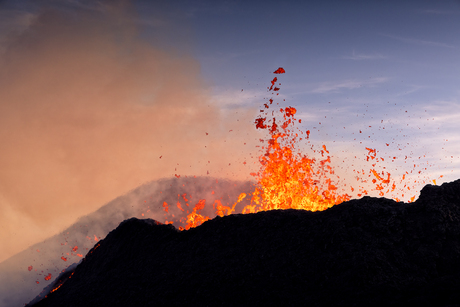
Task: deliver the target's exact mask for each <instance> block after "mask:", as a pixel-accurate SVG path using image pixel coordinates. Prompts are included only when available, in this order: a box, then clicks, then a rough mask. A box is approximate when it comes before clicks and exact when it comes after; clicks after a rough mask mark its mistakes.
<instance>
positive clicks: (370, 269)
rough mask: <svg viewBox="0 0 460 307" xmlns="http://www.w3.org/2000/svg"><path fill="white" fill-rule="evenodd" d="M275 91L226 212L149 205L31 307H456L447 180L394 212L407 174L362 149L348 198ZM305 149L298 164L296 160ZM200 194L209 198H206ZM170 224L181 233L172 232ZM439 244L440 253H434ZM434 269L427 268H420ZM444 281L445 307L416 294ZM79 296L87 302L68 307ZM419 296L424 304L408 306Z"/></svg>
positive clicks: (455, 206)
mask: <svg viewBox="0 0 460 307" xmlns="http://www.w3.org/2000/svg"><path fill="white" fill-rule="evenodd" d="M274 73H275V74H277V75H279V74H283V73H285V70H284V69H283V68H279V69H277V70H276V71H275V72H274ZM280 86H281V83H280V82H279V79H278V76H276V77H274V78H273V79H272V81H271V85H270V86H269V87H267V89H268V93H270V94H271V95H272V96H271V97H268V98H267V102H266V103H264V104H263V107H262V108H261V110H260V114H259V116H258V117H257V118H256V119H255V121H254V124H255V128H256V129H260V130H261V131H264V132H266V133H267V138H266V139H261V140H260V142H261V143H262V146H261V155H260V157H259V161H258V162H259V170H258V171H257V172H254V173H252V174H251V175H252V176H253V177H254V178H255V179H256V183H255V184H254V185H253V187H252V190H251V191H247V190H246V191H244V192H241V193H240V194H239V197H238V198H237V199H236V200H235V201H234V202H233V204H229V202H228V201H227V202H226V203H225V204H224V201H223V200H222V198H221V199H214V200H213V202H212V201H211V203H212V210H213V212H214V214H215V216H216V218H213V219H212V217H213V215H212V214H205V213H204V212H206V211H207V212H210V208H207V206H209V199H208V203H207V199H204V198H200V199H198V200H195V198H194V195H192V194H190V193H179V194H177V197H178V200H177V203H176V205H175V206H174V207H172V205H171V203H168V202H167V201H161V202H160V203H157V204H155V205H156V206H161V207H162V208H163V210H164V216H165V222H164V224H162V223H160V222H158V221H155V220H151V219H146V220H137V219H135V218H132V219H130V220H126V221H124V222H123V223H121V224H120V226H119V227H118V228H117V229H115V230H113V231H112V232H111V233H109V235H108V236H107V237H106V238H105V239H102V240H100V241H99V242H98V243H97V244H96V245H95V246H94V247H93V249H91V250H90V251H89V252H88V254H87V255H86V257H85V258H84V259H83V261H82V262H81V264H80V265H78V266H77V267H76V268H75V269H74V268H72V269H70V270H66V271H65V272H63V274H61V275H60V276H58V277H57V278H56V280H55V282H54V283H53V285H52V286H49V287H48V288H47V289H46V291H45V293H43V295H45V294H46V293H48V296H45V297H46V298H45V299H44V300H41V301H40V299H41V297H38V298H36V299H35V300H34V301H32V302H31V304H34V303H36V306H59V305H62V304H64V305H69V306H73V305H75V306H80V305H88V304H98V305H100V304H102V305H104V304H108V305H112V304H124V305H136V306H145V305H156V304H160V305H162V304H167V303H168V304H173V305H175V304H182V303H186V302H190V301H195V302H197V303H198V302H199V303H200V304H204V305H209V304H214V303H216V302H217V303H218V304H222V305H250V304H256V305H257V304H259V305H260V304H268V305H272V304H278V305H279V304H286V303H288V304H300V303H301V304H311V305H312V306H331V305H337V306H351V305H353V306H366V305H369V304H372V305H378V304H382V305H384V306H387V305H392V304H393V305H395V306H407V305H411V304H416V303H417V302H419V301H420V300H427V301H429V304H428V305H430V306H431V305H433V306H434V305H436V304H438V302H443V304H444V303H452V302H457V298H456V297H455V295H454V294H453V293H454V289H456V287H457V286H458V285H459V284H460V281H459V280H460V279H459V278H458V277H459V276H460V267H459V266H458V264H456V263H455V259H458V257H460V253H459V250H460V248H459V246H460V241H459V240H458V239H457V237H455V236H456V234H457V233H460V232H459V231H460V230H459V229H458V222H459V221H460V211H459V210H460V209H459V208H460V194H459V191H460V189H459V186H458V185H459V181H456V182H453V183H450V184H445V185H443V186H441V187H435V186H426V187H425V188H424V189H423V191H422V196H423V197H422V196H421V197H420V198H419V199H418V200H417V201H415V202H414V200H415V196H413V197H411V201H409V203H413V204H409V203H408V204H405V203H402V202H400V201H399V198H398V194H397V193H398V192H399V193H400V194H401V196H402V197H404V195H403V193H404V191H406V190H409V191H410V189H411V186H410V185H409V184H408V182H405V180H406V174H407V175H408V174H409V172H407V171H406V174H404V175H403V176H402V180H400V181H399V182H398V181H397V180H395V179H393V178H392V175H391V174H390V172H388V171H386V170H385V168H384V167H383V168H382V170H380V169H379V168H378V163H380V162H382V161H384V158H383V157H380V156H379V155H378V154H377V153H378V151H377V149H374V148H369V147H364V148H363V151H364V152H366V159H365V160H366V161H365V162H366V163H370V165H369V168H368V170H366V171H365V170H362V169H361V170H353V171H354V172H355V173H357V174H358V175H357V176H356V177H355V178H356V179H357V186H356V187H354V186H353V184H350V183H349V182H345V179H344V178H341V177H339V176H338V175H336V173H335V170H334V166H333V165H334V164H333V159H334V156H333V155H332V154H331V152H330V150H328V148H327V146H326V144H313V142H312V133H311V131H310V130H309V129H306V130H302V129H301V126H302V121H301V119H298V118H297V117H296V114H297V113H298V112H297V109H296V108H294V107H292V106H285V105H283V104H280V103H279V102H276V99H277V98H279V91H280ZM283 102H284V99H283ZM305 146H306V147H307V148H308V149H309V150H310V154H309V155H307V154H305V153H304V152H303V151H302V150H303V148H305ZM316 148H320V149H316ZM393 158H394V159H396V157H393ZM415 166H416V165H414V167H415ZM176 177H177V178H174V179H175V180H178V179H179V178H180V175H176ZM414 182H416V181H414ZM217 183H218V179H216V184H217ZM433 183H436V182H435V180H433ZM402 184H404V186H402V187H401V185H402ZM234 185H235V187H236V184H234ZM183 186H184V187H185V184H183ZM240 188H242V187H240ZM346 189H349V190H350V194H351V192H354V193H355V194H357V195H358V196H362V195H367V194H368V191H374V192H375V191H376V192H377V193H378V195H380V196H389V197H388V198H393V199H386V198H380V199H377V198H370V197H364V198H362V199H359V200H351V198H352V196H351V195H349V194H348V193H346V192H345V190H346ZM240 191H241V190H240ZM209 192H210V193H211V194H212V195H214V190H212V191H209ZM395 193H396V194H395ZM182 200H183V202H182ZM192 202H195V205H194V206H193V208H192V206H190V204H191V203H192ZM339 204H341V205H340V206H337V205H339ZM176 208H177V209H176ZM280 209H282V210H280ZM292 209H296V210H292ZM327 209H329V210H327ZM272 210H275V211H272ZM148 211H150V209H149V210H147V212H148ZM268 211H272V212H268ZM430 212H431V213H430ZM178 213H179V214H178ZM235 213H243V214H245V215H241V214H235ZM246 214H248V215H246ZM142 216H143V217H144V213H142ZM180 216H183V217H182V218H180ZM211 216H212V217H211ZM246 216H247V217H246ZM221 218H222V219H221ZM206 221H208V222H207V223H205V224H203V223H204V222H206ZM170 224H173V225H175V226H178V229H179V230H186V231H183V232H178V231H177V230H176V228H174V227H172V226H170ZM202 224H203V225H202ZM200 225H201V226H200ZM198 226H200V227H198ZM427 227H428V228H430V229H431V230H430V231H434V233H435V235H434V237H433V236H432V235H428V233H429V231H428V233H427V230H426V229H428V228H427ZM193 228H196V229H193ZM134 237H135V238H134ZM441 237H442V238H443V239H444V240H446V242H445V244H444V243H443V244H441V246H438V245H436V242H438V241H437V240H439V238H441ZM454 237H455V238H454ZM358 240H359V241H358ZM77 249H78V247H77V246H75V247H73V249H72V250H73V252H76V251H77ZM431 251H434V253H435V254H432V252H431ZM61 259H62V260H64V261H66V258H65V257H61ZM422 259H426V260H422ZM434 262H436V263H438V265H437V267H436V265H435V267H432V263H434ZM426 265H427V266H428V267H425V266H426ZM447 268H451V269H452V270H453V271H452V272H453V273H452V272H449V270H448V269H447ZM29 271H30V269H29ZM46 278H48V279H51V275H47V276H46ZM46 278H45V279H46ZM445 280H447V282H448V283H449V285H447V286H446V289H447V290H446V291H447V292H446V293H447V294H446V296H445V297H443V295H444V294H445V293H439V291H437V290H432V291H431V292H429V291H428V292H427V289H429V288H430V287H432V286H435V287H438V286H439V284H442V282H443V281H445ZM88 287H89V288H88ZM147 289H149V290H147ZM420 289H422V290H420ZM126 291H128V292H129V293H131V294H129V295H128V294H127V293H128V292H126ZM267 291H268V293H267ZM147 292H148V293H147ZM80 293H86V294H87V297H85V298H78V296H79V294H80ZM424 293H430V295H431V296H430V297H428V298H423V299H419V297H421V296H423V294H424ZM249 297H251V298H249ZM414 302H415V303H414ZM459 302H460V301H459ZM72 304H73V305H72Z"/></svg>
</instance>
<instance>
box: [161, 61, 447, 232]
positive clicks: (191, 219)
mask: <svg viewBox="0 0 460 307" xmlns="http://www.w3.org/2000/svg"><path fill="white" fill-rule="evenodd" d="M273 73H274V74H277V75H279V74H284V73H286V71H285V69H284V68H282V67H280V68H278V69H277V70H276V71H274V72H273ZM270 83H271V84H270V86H269V87H267V89H268V93H270V94H271V95H274V97H270V98H267V99H268V101H267V102H266V103H264V104H263V107H262V109H261V110H260V115H259V116H258V117H257V118H256V119H255V122H254V124H255V127H256V129H261V130H264V131H266V132H267V133H268V137H267V138H266V139H261V140H260V141H261V143H263V146H262V147H261V149H262V151H263V153H262V154H261V156H260V157H259V163H260V169H259V171H258V172H256V173H251V175H252V176H253V177H254V178H255V179H256V181H257V184H256V185H255V188H254V191H253V192H252V193H251V196H250V202H251V203H250V204H249V205H246V206H244V207H243V209H242V211H241V213H243V214H245V213H256V212H260V211H268V210H275V209H301V210H308V211H322V210H326V209H328V208H331V207H332V206H334V205H337V204H340V203H342V202H344V201H347V200H350V199H351V198H352V197H351V196H350V195H349V194H347V193H340V192H338V188H337V186H343V187H345V186H347V183H346V182H344V179H341V178H340V177H339V176H337V175H336V174H335V172H334V168H333V166H332V165H331V159H332V154H330V152H329V151H328V150H327V148H326V145H324V144H320V146H319V147H321V149H320V150H316V149H314V147H315V146H314V144H311V142H310V140H309V139H310V134H311V132H310V130H306V131H303V130H301V129H300V128H299V124H301V123H302V121H301V119H297V118H296V116H295V115H296V113H297V109H296V108H294V107H291V106H283V105H282V104H281V105H280V103H279V102H275V99H276V96H278V95H279V91H280V86H281V83H280V82H279V80H278V77H274V78H273V79H272V80H271V82H270ZM283 101H284V100H283ZM360 132H361V131H360ZM302 142H306V144H307V145H310V146H309V149H310V150H311V152H312V153H313V154H319V155H320V156H319V158H314V157H310V156H309V155H307V154H305V153H303V152H302V149H301V145H302ZM386 145H387V146H388V144H386ZM365 151H367V155H366V162H369V163H370V166H369V169H368V170H367V171H366V170H363V169H361V170H357V169H353V172H355V173H356V174H357V176H356V179H357V185H358V186H357V187H356V188H355V187H353V184H351V183H349V186H350V191H351V192H355V191H356V192H357V196H358V197H361V196H362V195H367V194H368V189H371V190H374V191H378V192H379V193H378V194H379V196H387V197H388V196H389V198H393V199H395V200H396V201H400V197H404V190H407V191H410V190H411V185H410V183H409V182H408V181H407V180H406V174H409V172H407V171H406V174H403V176H402V179H401V180H400V181H399V182H398V181H397V180H396V179H393V178H392V177H391V174H390V172H388V171H385V170H381V171H378V163H379V162H382V161H384V158H383V157H379V156H378V155H377V150H376V149H373V148H368V147H365ZM393 159H396V157H393ZM406 159H407V156H406ZM415 167H416V165H414V168H415ZM411 173H412V172H411ZM418 173H419V174H420V173H421V171H419V172H418ZM440 177H442V175H441V176H440ZM416 182H417V180H415V181H414V183H416ZM433 183H434V184H436V180H433ZM403 184H404V186H402V185H403ZM401 186H402V187H401ZM398 188H399V189H398ZM397 189H398V190H399V191H402V192H401V196H399V195H398V194H397V193H396V194H395V193H394V192H395V191H396V190H397ZM343 190H344V189H342V191H343ZM246 197H248V195H247V194H246V193H242V194H240V196H239V198H238V200H237V201H236V202H235V204H234V205H233V206H231V207H229V206H224V205H222V204H221V203H220V202H218V201H216V202H215V203H214V204H213V208H214V209H215V212H216V215H218V216H221V217H222V216H224V215H229V214H232V213H234V212H235V206H236V205H237V204H238V203H239V202H241V201H242V200H243V199H245V198H246ZM183 198H184V200H185V201H186V206H187V207H189V203H188V200H187V199H186V198H185V195H184V196H183ZM414 200H415V196H412V197H411V199H410V202H413V201H414ZM205 205H206V200H199V202H198V203H197V204H196V205H195V207H194V208H193V209H192V212H190V211H189V210H187V214H188V215H187V217H184V218H182V219H180V220H176V223H177V222H179V223H181V224H183V225H185V227H182V226H179V229H181V230H184V229H189V228H191V227H196V226H199V225H201V224H202V223H203V222H205V221H207V220H209V219H210V217H209V216H203V215H201V214H200V213H199V212H200V210H202V209H203V208H204V206H205ZM177 206H178V208H179V209H180V210H181V211H183V212H184V211H185V210H184V209H183V208H182V207H181V205H180V203H179V202H178V204H177ZM163 207H164V208H165V212H167V213H168V204H167V203H164V204H163ZM172 218H173V217H169V219H167V220H166V224H173V223H174V222H173V221H171V219H172Z"/></svg>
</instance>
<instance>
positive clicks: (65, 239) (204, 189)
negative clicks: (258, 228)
mask: <svg viewBox="0 0 460 307" xmlns="http://www.w3.org/2000/svg"><path fill="white" fill-rule="evenodd" d="M252 185H253V184H252V183H251V182H240V181H231V180H224V179H216V178H212V177H197V178H193V177H181V178H172V179H162V180H158V181H153V182H150V183H147V184H144V185H142V186H140V187H138V188H136V189H134V190H132V191H131V192H129V193H127V194H126V195H123V196H120V197H118V198H116V199H114V200H113V201H111V202H109V203H107V204H106V205H104V206H102V207H101V208H100V209H98V210H97V211H95V212H93V213H91V214H89V215H87V216H83V217H81V218H79V219H78V221H77V222H76V223H75V224H73V225H72V226H70V227H69V228H67V229H65V230H63V231H62V232H61V233H59V234H56V235H55V236H53V237H51V238H48V239H47V240H45V241H43V242H40V243H37V244H35V245H33V246H31V247H29V248H28V249H26V250H24V251H22V252H21V253H18V254H16V255H14V256H13V257H11V258H9V259H7V260H5V261H4V262H2V263H0V307H10V306H23V305H24V304H25V303H27V302H29V301H30V300H31V299H33V298H34V297H35V296H37V295H38V294H39V293H40V292H41V291H42V289H43V288H45V287H47V286H49V285H50V284H51V283H52V282H53V280H54V279H55V278H56V277H57V276H58V275H59V273H60V272H61V271H63V270H64V269H65V268H66V267H68V266H70V265H72V264H73V263H78V262H79V261H81V259H82V257H84V256H85V255H86V253H87V252H88V250H89V249H91V248H92V247H93V246H94V245H95V244H96V243H97V241H98V240H100V239H102V238H104V237H105V236H106V235H107V234H108V233H109V232H110V231H111V230H113V229H114V228H115V227H117V226H118V224H120V222H122V221H123V220H125V219H128V218H131V217H137V218H147V217H150V218H154V219H156V220H159V221H162V222H164V220H165V219H166V217H165V215H164V214H165V212H164V210H163V202H167V203H168V204H169V205H170V206H169V209H170V210H169V211H170V214H174V215H175V218H176V219H179V218H180V217H183V216H184V213H183V212H181V211H180V210H179V209H178V208H177V206H176V204H177V202H178V201H179V202H181V204H182V206H183V207H184V208H186V209H187V207H186V205H185V200H184V198H183V194H184V193H186V194H187V195H186V199H187V200H188V203H189V204H190V207H193V205H195V203H196V202H198V200H199V199H206V200H207V203H210V204H212V203H213V202H214V200H216V199H218V200H221V202H222V203H223V204H233V203H234V202H235V201H236V199H237V198H238V196H239V194H240V193H242V192H249V191H250V190H251V187H252ZM244 203H245V202H243V204H244ZM204 211H206V212H205V213H206V214H208V215H210V216H211V217H214V216H215V214H214V212H213V209H212V205H210V206H207V208H205V210H204ZM169 220H171V218H169ZM175 225H177V226H179V225H180V224H177V223H175ZM76 246H77V247H78V248H75V247H76ZM61 257H64V258H65V259H66V261H64V260H63V259H62V258H61ZM30 266H32V269H31V271H29V267H30ZM49 274H51V275H49ZM48 276H49V280H45V277H47V278H48ZM37 282H39V283H37Z"/></svg>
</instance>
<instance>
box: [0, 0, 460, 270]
mask: <svg viewBox="0 0 460 307" xmlns="http://www.w3.org/2000/svg"><path fill="white" fill-rule="evenodd" d="M278 67H283V68H284V69H285V70H286V74H284V75H281V76H279V81H280V82H281V86H280V87H281V90H280V95H279V96H277V97H276V101H277V102H279V103H280V104H283V105H285V106H287V105H290V106H294V107H296V108H297V110H298V113H297V115H298V118H301V119H302V126H299V129H300V130H302V131H306V130H311V137H310V144H304V145H301V146H304V147H305V153H306V154H309V151H308V150H309V146H311V145H313V146H314V147H315V148H318V149H319V148H320V147H321V146H322V145H323V144H324V145H326V146H327V148H328V150H329V151H330V153H331V156H332V161H333V163H335V166H336V171H337V174H338V175H339V176H341V178H342V180H343V182H346V183H348V185H352V183H350V182H351V181H353V183H354V182H356V179H355V177H356V174H355V173H353V171H352V170H353V169H366V170H368V169H369V168H370V165H369V164H368V163H367V162H366V159H365V158H366V154H367V153H368V152H367V150H366V149H365V148H366V147H369V148H373V149H376V150H377V154H378V156H379V157H382V158H384V159H385V161H382V162H380V164H379V165H378V166H377V167H379V168H380V169H379V170H380V171H385V172H390V173H391V175H392V178H394V179H395V180H396V179H398V180H399V181H398V182H400V181H401V180H402V179H401V178H402V176H403V174H405V172H408V173H409V174H407V176H408V178H409V179H405V180H406V181H404V182H403V183H407V184H408V185H410V186H411V187H412V190H411V191H410V193H409V192H407V191H406V195H405V196H403V197H402V196H401V195H400V194H401V193H403V192H402V188H401V190H399V193H400V194H398V195H399V197H400V198H401V199H404V200H407V199H409V198H410V196H413V195H418V194H417V192H416V191H418V190H420V188H421V187H422V186H423V185H424V184H425V183H428V182H431V180H433V179H435V180H436V181H437V183H438V184H440V183H442V182H446V181H452V180H455V179H458V178H460V146H459V145H458V144H459V142H460V137H459V134H458V131H459V129H460V124H459V122H460V89H459V85H460V73H459V72H460V1H454V0H450V1H449V0H446V1H386V2H381V1H380V2H377V1H348V2H346V3H345V2H343V1H318V2H314V1H304V2H302V3H301V4H299V1H284V2H280V1H142V0H137V1H136V0H133V1H89V0H88V1H86V0H60V1H53V0H40V1H38V0H35V1H25V0H22V1H21V0H20V1H16V0H15V1H12V0H4V1H0V144H1V145H0V251H1V252H0V261H2V260H4V259H6V258H7V257H9V256H12V255H13V254H14V253H17V252H19V251H21V250H22V249H24V248H26V247H27V246H29V245H30V244H33V243H35V242H37V241H39V240H43V239H44V238H46V237H48V236H50V235H52V234H54V233H56V232H57V231H59V230H61V229H63V228H64V227H66V226H68V225H69V224H71V223H72V222H74V221H75V220H76V219H77V218H78V217H79V216H81V215H84V214H87V213H90V212H92V211H94V210H96V209H97V208H99V207H100V206H102V205H103V204H105V203H107V202H108V201H110V200H111V199H113V198H115V197H117V196H119V195H122V194H124V193H126V192H127V191H129V190H131V189H133V188H135V187H137V186H138V185H140V184H142V183H144V182H147V181H149V180H154V179H158V178H161V177H171V176H174V175H175V174H178V175H207V174H208V172H209V174H210V175H212V176H224V177H229V178H239V179H243V178H249V176H248V174H249V172H251V171H257V165H254V164H253V163H247V164H243V162H246V161H247V162H251V161H252V162H254V159H252V158H251V155H250V154H251V153H252V156H253V157H256V156H257V155H258V153H257V150H256V149H255V145H256V144H257V139H258V138H260V137H263V135H262V134H261V133H260V131H256V130H255V129H254V126H253V121H254V118H255V117H256V116H257V114H258V108H260V106H261V105H262V104H263V102H264V98H267V97H270V95H269V94H268V93H267V86H268V85H269V83H270V81H271V79H272V78H273V77H274V75H273V74H272V73H273V71H275V70H276V69H277V68H278ZM283 99H285V102H284V101H283ZM230 130H231V131H230ZM245 144H246V145H245ZM387 144H388V145H387ZM160 157H161V158H160ZM393 157H396V159H395V158H393ZM425 168H426V169H425ZM419 171H420V173H419ZM441 175H442V176H443V177H442V178H440V176H441ZM344 189H345V190H346V191H347V192H349V190H347V189H346V188H344ZM408 193H409V194H408ZM390 196H391V195H390Z"/></svg>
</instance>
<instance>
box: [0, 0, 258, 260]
mask: <svg viewBox="0 0 460 307" xmlns="http://www.w3.org/2000/svg"><path fill="white" fill-rule="evenodd" d="M50 3H51V4H52V3H54V2H52V1H42V2H39V4H40V5H42V6H41V7H39V8H38V9H37V11H36V13H34V14H35V15H34V16H33V18H32V17H30V15H28V16H29V18H28V19H27V22H28V24H27V25H24V24H22V27H23V28H22V29H21V31H11V32H10V33H9V35H7V36H4V37H2V48H1V50H0V51H1V53H0V97H2V99H1V101H0V144H1V146H0V170H1V173H0V225H1V226H0V227H1V228H0V229H1V231H0V250H1V251H2V253H0V261H3V260H5V259H6V258H8V257H10V256H12V255H13V254H15V253H17V252H19V251H21V250H23V249H24V248H26V247H27V246H29V245H31V244H33V243H35V242H38V241H41V240H44V239H45V238H46V237H49V236H51V235H53V234H55V233H57V232H58V231H60V230H62V229H64V228H65V227H66V226H68V225H70V224H71V223H73V222H74V221H75V220H76V219H77V217H79V216H82V215H85V214H88V213H89V212H92V211H94V210H96V209H97V208H98V207H99V206H100V205H101V204H104V203H106V202H107V201H109V200H111V199H113V198H115V197H117V196H118V195H122V194H124V193H126V192H127V191H129V190H131V189H133V188H135V187H137V186H139V185H140V184H142V183H145V182H148V181H150V180H154V179H158V178H162V177H172V176H174V175H176V174H177V175H181V176H184V175H197V176H199V175H207V174H208V173H209V174H210V175H213V176H220V177H232V178H235V179H247V174H249V169H248V167H249V165H250V163H248V164H247V165H243V162H246V161H247V162H250V161H248V159H250V158H248V157H249V152H250V151H251V150H252V149H253V148H254V146H252V145H253V144H254V142H255V139H256V137H255V133H256V132H255V130H254V129H253V127H252V125H251V123H252V118H253V117H254V112H252V110H249V111H248V110H245V112H239V113H238V119H239V120H238V121H237V120H236V119H234V118H232V116H229V114H224V112H223V111H222V110H221V109H220V108H219V106H218V105H216V104H213V101H212V97H211V94H210V90H209V87H208V85H207V84H206V82H205V81H204V80H203V79H202V78H201V76H200V66H199V63H198V62H197V61H196V60H194V59H193V58H192V57H190V56H186V55H184V54H183V52H182V51H181V52H182V53H181V54H180V56H179V53H175V52H174V51H172V50H161V49H159V48H156V47H155V46H152V45H151V44H148V43H146V42H145V41H143V40H142V39H141V34H140V33H141V32H140V29H139V28H138V26H139V24H140V23H139V22H138V20H137V19H136V18H137V17H136V15H135V12H134V9H133V7H131V6H130V4H129V3H128V2H127V1H116V2H108V1H107V2H98V5H97V6H96V7H88V5H87V3H86V2H65V5H63V6H62V7H58V6H50ZM88 3H89V2H88ZM72 4H75V5H74V7H71V6H72ZM77 4H78V5H77ZM160 24H161V23H160ZM162 26H163V25H162ZM156 30H157V31H161V27H158V28H157V29H156ZM245 123H247V124H245ZM230 130H233V131H232V132H229V131H230ZM244 143H246V145H243V144H244Z"/></svg>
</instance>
